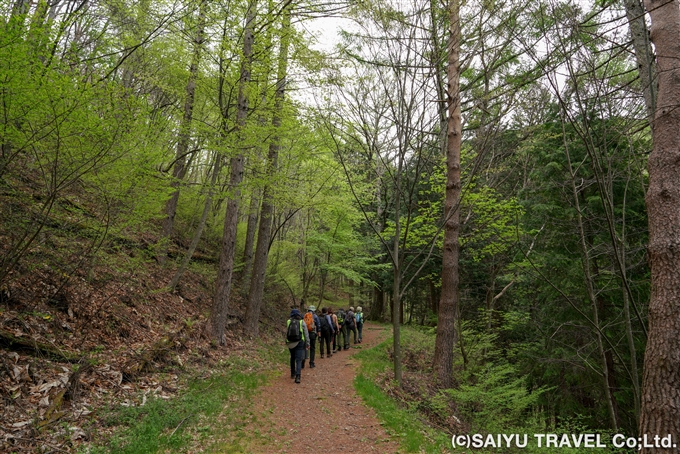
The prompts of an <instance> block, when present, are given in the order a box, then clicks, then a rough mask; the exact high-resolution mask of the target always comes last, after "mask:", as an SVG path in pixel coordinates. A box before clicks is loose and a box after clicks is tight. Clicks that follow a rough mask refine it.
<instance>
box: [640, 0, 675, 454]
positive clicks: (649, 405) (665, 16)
mask: <svg viewBox="0 0 680 454" xmlns="http://www.w3.org/2000/svg"><path fill="white" fill-rule="evenodd" d="M645 7H646V8H647V11H649V13H650V16H651V18H652V27H651V39H652V42H653V43H654V46H655V48H656V53H657V55H658V58H657V69H658V79H659V94H658V98H657V109H656V112H655V116H654V128H653V140H654V149H653V151H652V153H651V155H650V156H649V163H648V170H649V189H648V191H647V195H646V203H647V214H648V222H649V246H648V256H649V263H650V266H651V274H652V279H651V285H652V291H651V298H650V302H649V337H648V339H647V348H646V351H645V360H644V369H643V377H642V405H641V413H640V414H641V416H640V426H639V429H640V430H639V433H638V436H643V435H646V436H648V437H653V436H654V435H665V434H672V436H673V442H674V443H676V444H680V439H679V437H680V361H678V352H680V247H679V245H680V185H678V182H679V181H680V134H678V131H679V130H680V109H679V108H678V106H680V39H678V36H680V2H678V0H670V1H669V0H645ZM642 452H643V453H652V452H659V451H658V450H656V449H654V448H651V449H649V448H643V450H642ZM668 452H675V453H677V452H680V449H678V448H673V449H672V450H669V451H668Z"/></svg>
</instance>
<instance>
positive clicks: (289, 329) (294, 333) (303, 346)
mask: <svg viewBox="0 0 680 454" xmlns="http://www.w3.org/2000/svg"><path fill="white" fill-rule="evenodd" d="M286 345H287V346H288V350H289V351H290V378H295V383H300V372H301V371H302V362H303V361H304V359H305V351H306V350H307V349H308V348H309V331H308V330H307V325H306V324H305V322H304V321H303V320H302V314H300V311H299V310H298V309H293V310H292V311H290V318H289V319H288V322H287V323H286Z"/></svg>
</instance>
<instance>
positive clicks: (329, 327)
mask: <svg viewBox="0 0 680 454" xmlns="http://www.w3.org/2000/svg"><path fill="white" fill-rule="evenodd" d="M319 326H320V330H319V331H320V332H321V335H320V336H319V344H320V347H321V357H322V358H323V344H324V342H325V343H326V352H327V354H328V357H329V358H330V357H331V356H333V355H332V354H331V336H332V335H333V334H334V333H335V331H334V329H333V322H332V321H331V318H330V316H329V315H328V309H326V308H325V307H323V308H321V317H319Z"/></svg>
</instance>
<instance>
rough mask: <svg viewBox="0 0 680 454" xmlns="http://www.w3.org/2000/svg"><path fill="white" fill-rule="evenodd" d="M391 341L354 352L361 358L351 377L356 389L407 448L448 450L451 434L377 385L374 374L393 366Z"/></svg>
mask: <svg viewBox="0 0 680 454" xmlns="http://www.w3.org/2000/svg"><path fill="white" fill-rule="evenodd" d="M391 342H392V340H391V339H388V340H386V341H384V342H382V343H381V344H379V345H377V346H376V347H374V348H371V349H368V350H363V351H361V352H360V353H357V354H356V355H355V356H354V358H356V359H358V360H359V362H360V366H359V374H358V375H357V377H356V378H355V380H354V387H355V388H356V390H357V393H358V394H359V395H360V396H361V398H362V399H363V400H364V402H365V403H366V404H367V405H368V406H370V407H371V408H373V409H374V410H375V412H376V413H377V415H378V417H379V418H380V420H381V422H382V424H383V427H384V428H385V430H386V432H387V433H388V434H389V435H392V436H394V437H398V439H399V441H400V444H401V446H402V448H403V449H404V450H405V451H406V452H427V453H439V452H442V451H444V452H447V451H448V450H449V449H450V446H451V444H450V443H451V441H450V436H448V435H446V434H445V433H442V432H439V431H436V430H434V429H432V428H430V427H428V426H427V425H425V424H424V423H423V422H422V421H421V420H420V419H419V418H418V417H417V415H416V413H415V411H414V410H411V409H408V408H404V407H402V406H400V405H399V404H398V403H397V402H396V401H395V400H394V399H392V398H391V397H390V396H388V395H387V394H386V393H385V392H384V391H383V390H382V389H380V387H379V386H378V385H376V383H375V378H376V377H377V376H378V375H379V374H381V373H382V372H384V371H385V370H386V369H387V368H390V367H392V363H391V362H390V361H389V358H388V356H387V350H388V348H389V346H390V345H391Z"/></svg>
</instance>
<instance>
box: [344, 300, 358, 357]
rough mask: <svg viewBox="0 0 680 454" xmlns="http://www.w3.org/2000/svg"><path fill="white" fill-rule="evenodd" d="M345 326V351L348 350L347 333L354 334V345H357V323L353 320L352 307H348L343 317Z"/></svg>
mask: <svg viewBox="0 0 680 454" xmlns="http://www.w3.org/2000/svg"><path fill="white" fill-rule="evenodd" d="M345 326H346V331H347V333H346V339H345V350H347V349H348V348H349V332H350V331H351V332H353V333H354V343H355V344H356V343H357V321H356V319H355V318H354V307H350V308H349V310H348V311H347V315H345Z"/></svg>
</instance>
